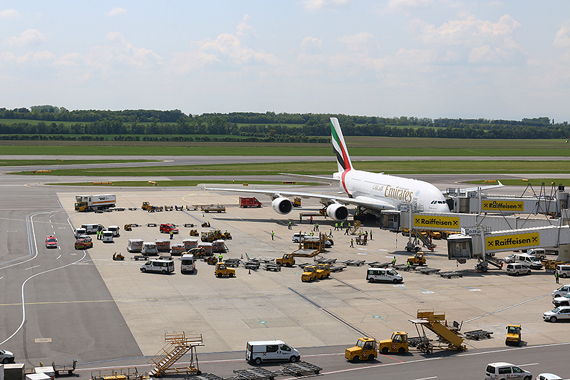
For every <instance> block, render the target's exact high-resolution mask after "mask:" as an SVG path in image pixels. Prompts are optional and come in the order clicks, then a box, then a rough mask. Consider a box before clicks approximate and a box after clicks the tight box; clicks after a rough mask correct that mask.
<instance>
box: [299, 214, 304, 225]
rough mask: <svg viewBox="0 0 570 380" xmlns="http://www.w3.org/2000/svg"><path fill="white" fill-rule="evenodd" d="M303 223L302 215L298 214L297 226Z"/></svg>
mask: <svg viewBox="0 0 570 380" xmlns="http://www.w3.org/2000/svg"><path fill="white" fill-rule="evenodd" d="M301 223H303V215H301V214H299V224H301Z"/></svg>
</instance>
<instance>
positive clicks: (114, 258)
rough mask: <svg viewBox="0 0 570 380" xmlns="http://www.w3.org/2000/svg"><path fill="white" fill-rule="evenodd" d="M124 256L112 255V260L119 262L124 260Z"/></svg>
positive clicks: (119, 254)
mask: <svg viewBox="0 0 570 380" xmlns="http://www.w3.org/2000/svg"><path fill="white" fill-rule="evenodd" d="M124 259H125V256H123V255H122V254H121V253H117V252H115V253H113V260H115V261H120V260H124Z"/></svg>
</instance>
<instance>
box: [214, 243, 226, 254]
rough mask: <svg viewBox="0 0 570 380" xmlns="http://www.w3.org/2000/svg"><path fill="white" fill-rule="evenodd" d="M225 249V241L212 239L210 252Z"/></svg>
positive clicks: (220, 251)
mask: <svg viewBox="0 0 570 380" xmlns="http://www.w3.org/2000/svg"><path fill="white" fill-rule="evenodd" d="M226 251H227V249H226V242H225V241H224V240H214V241H213V242H212V252H215V253H222V252H226Z"/></svg>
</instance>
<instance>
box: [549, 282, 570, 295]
mask: <svg viewBox="0 0 570 380" xmlns="http://www.w3.org/2000/svg"><path fill="white" fill-rule="evenodd" d="M568 293H570V285H562V286H561V287H559V288H558V289H556V290H555V291H553V292H552V297H562V296H563V295H565V294H568Z"/></svg>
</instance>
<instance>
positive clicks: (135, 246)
mask: <svg viewBox="0 0 570 380" xmlns="http://www.w3.org/2000/svg"><path fill="white" fill-rule="evenodd" d="M142 247H143V241H142V239H129V241H128V243H127V251H129V252H140V251H141V250H142Z"/></svg>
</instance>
